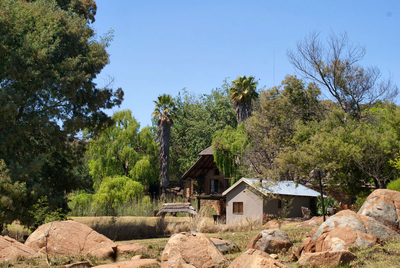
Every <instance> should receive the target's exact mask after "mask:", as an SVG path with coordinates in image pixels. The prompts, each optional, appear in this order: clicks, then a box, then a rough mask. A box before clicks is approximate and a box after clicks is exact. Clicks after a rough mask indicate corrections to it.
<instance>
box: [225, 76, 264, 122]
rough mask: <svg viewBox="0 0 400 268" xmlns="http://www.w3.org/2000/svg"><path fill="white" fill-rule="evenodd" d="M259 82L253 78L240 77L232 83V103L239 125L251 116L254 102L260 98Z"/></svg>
mask: <svg viewBox="0 0 400 268" xmlns="http://www.w3.org/2000/svg"><path fill="white" fill-rule="evenodd" d="M257 84H258V81H256V80H255V78H254V77H253V76H249V77H246V76H245V75H244V76H238V78H237V79H236V80H233V81H232V85H233V86H232V87H231V88H230V89H229V91H230V93H231V101H232V103H233V105H234V107H235V112H236V118H237V123H238V125H239V124H240V123H242V122H243V121H245V120H246V119H247V118H248V117H250V116H251V112H252V108H253V101H254V100H255V99H257V98H258V92H257V91H256V88H257Z"/></svg>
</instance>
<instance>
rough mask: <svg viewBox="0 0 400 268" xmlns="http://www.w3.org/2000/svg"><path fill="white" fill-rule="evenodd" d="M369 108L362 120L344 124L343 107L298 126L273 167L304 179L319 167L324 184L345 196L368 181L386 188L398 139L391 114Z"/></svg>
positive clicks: (362, 189)
mask: <svg viewBox="0 0 400 268" xmlns="http://www.w3.org/2000/svg"><path fill="white" fill-rule="evenodd" d="M374 110H376V108H372V109H370V110H369V111H368V113H367V114H364V115H363V116H364V117H365V118H364V119H362V120H357V119H349V120H348V121H347V123H346V124H345V125H343V123H342V119H341V118H343V115H344V112H343V111H333V112H332V113H331V114H330V115H329V116H328V117H327V118H326V119H325V120H322V121H320V122H311V123H308V124H298V125H297V126H296V133H295V135H294V136H293V139H292V142H293V144H292V146H290V147H287V148H285V150H284V151H282V153H281V154H280V155H279V156H278V158H279V161H278V165H279V166H280V167H281V168H283V169H286V170H287V171H288V172H290V173H292V174H297V175H298V176H303V178H308V173H309V172H310V171H311V170H313V169H315V168H322V169H323V170H324V173H325V174H326V176H324V179H325V180H326V182H327V183H329V185H331V187H335V188H338V187H339V188H341V190H342V191H343V192H345V193H347V194H348V195H350V196H356V195H358V194H359V193H360V192H365V191H367V190H368V188H369V187H370V186H371V185H374V186H375V187H376V188H385V187H386V183H387V182H388V181H390V180H393V179H394V178H395V175H396V173H395V169H394V168H393V167H391V166H390V160H392V159H393V156H394V154H395V152H397V151H398V150H399V142H398V139H397V135H396V131H395V128H393V127H392V125H391V124H392V123H391V121H390V117H392V116H391V115H390V114H391V112H390V111H388V110H386V111H381V112H382V113H381V112H377V111H374ZM378 110H381V109H378ZM385 115H389V117H387V116H385Z"/></svg>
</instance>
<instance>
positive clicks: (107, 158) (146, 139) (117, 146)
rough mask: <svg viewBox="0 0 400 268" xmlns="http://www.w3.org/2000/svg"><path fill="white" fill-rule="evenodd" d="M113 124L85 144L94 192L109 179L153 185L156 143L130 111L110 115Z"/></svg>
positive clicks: (156, 175) (155, 181) (155, 173)
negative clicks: (129, 180) (130, 179)
mask: <svg viewBox="0 0 400 268" xmlns="http://www.w3.org/2000/svg"><path fill="white" fill-rule="evenodd" d="M112 119H113V120H114V125H112V126H110V127H109V128H107V129H105V130H104V131H103V132H102V133H101V134H100V135H98V136H97V137H96V138H94V139H91V140H90V141H89V146H88V150H87V156H88V157H89V158H90V159H89V167H90V175H92V177H93V178H94V180H95V188H96V189H97V188H98V187H99V185H100V184H101V182H102V180H103V179H104V178H106V177H111V176H127V177H130V178H132V179H133V180H135V181H137V182H140V183H141V184H142V185H146V187H147V188H148V189H149V188H150V187H151V186H153V185H156V184H157V177H158V170H157V168H156V164H157V143H156V141H155V137H154V136H153V135H152V133H151V132H150V129H149V128H148V127H145V128H143V129H142V130H139V128H140V125H139V123H138V122H137V121H136V119H135V118H134V117H133V116H132V114H131V111H130V110H124V111H119V112H116V113H114V114H113V116H112Z"/></svg>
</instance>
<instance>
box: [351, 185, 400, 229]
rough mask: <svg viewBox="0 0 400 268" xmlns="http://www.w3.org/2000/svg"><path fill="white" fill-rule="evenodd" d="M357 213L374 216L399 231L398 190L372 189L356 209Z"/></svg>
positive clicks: (399, 202) (399, 198) (399, 195)
mask: <svg viewBox="0 0 400 268" xmlns="http://www.w3.org/2000/svg"><path fill="white" fill-rule="evenodd" d="M358 215H364V216H368V217H371V218H374V219H375V220H377V221H379V222H381V223H383V224H384V225H385V226H387V227H389V228H391V229H393V230H395V231H397V232H399V220H400V192H398V191H393V190H387V189H378V190H375V191H373V192H372V193H371V194H370V195H369V196H368V197H367V199H366V200H365V202H364V204H363V205H362V207H361V208H360V210H359V211H358Z"/></svg>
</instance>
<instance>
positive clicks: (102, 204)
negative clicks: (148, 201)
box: [93, 176, 144, 215]
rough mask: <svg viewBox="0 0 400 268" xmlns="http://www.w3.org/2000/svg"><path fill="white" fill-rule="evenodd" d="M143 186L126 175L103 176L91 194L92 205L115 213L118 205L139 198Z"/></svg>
mask: <svg viewBox="0 0 400 268" xmlns="http://www.w3.org/2000/svg"><path fill="white" fill-rule="evenodd" d="M143 192H144V186H143V185H141V184H140V183H139V182H136V181H134V180H132V179H131V178H128V177H126V176H113V177H107V178H104V179H103V180H102V182H101V184H100V187H99V189H98V190H97V191H96V193H95V194H94V195H93V205H94V206H95V207H99V208H100V209H103V210H105V211H106V212H107V213H109V215H116V212H117V208H118V206H120V205H122V204H127V203H130V202H132V201H133V200H134V199H140V198H141V197H142V194H143Z"/></svg>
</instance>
